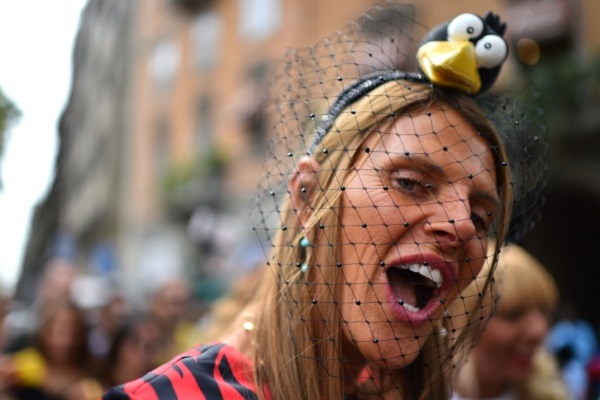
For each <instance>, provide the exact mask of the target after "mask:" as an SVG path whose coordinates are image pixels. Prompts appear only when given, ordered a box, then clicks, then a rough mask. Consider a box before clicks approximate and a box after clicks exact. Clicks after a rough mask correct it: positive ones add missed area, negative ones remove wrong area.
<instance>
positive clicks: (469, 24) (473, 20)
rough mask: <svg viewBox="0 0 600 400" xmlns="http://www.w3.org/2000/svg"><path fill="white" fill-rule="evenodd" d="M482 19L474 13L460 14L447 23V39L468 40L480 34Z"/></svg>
mask: <svg viewBox="0 0 600 400" xmlns="http://www.w3.org/2000/svg"><path fill="white" fill-rule="evenodd" d="M482 32H483V21H482V20H481V18H480V17H478V16H477V15H475V14H461V15H459V16H458V17H456V18H454V19H453V20H452V21H451V22H450V24H448V40H451V41H455V40H469V39H474V38H476V37H478V36H479V35H481V33H482Z"/></svg>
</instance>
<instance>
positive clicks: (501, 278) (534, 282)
mask: <svg viewBox="0 0 600 400" xmlns="http://www.w3.org/2000/svg"><path fill="white" fill-rule="evenodd" d="M496 280H497V282H498V293H499V296H500V297H499V300H500V301H499V303H498V312H503V311H505V310H513V309H526V308H539V309H542V310H545V311H552V310H554V308H555V307H556V304H557V302H558V288H557V286H556V282H555V281H554V279H553V278H552V276H551V275H550V273H549V272H548V271H547V270H546V268H544V266H543V265H542V264H541V263H540V262H539V261H538V260H537V259H536V258H535V257H533V256H532V255H531V254H529V253H528V252H527V251H526V250H525V249H524V248H522V247H520V246H518V245H515V244H511V245H508V246H506V247H505V248H504V249H503V250H502V252H501V254H500V258H499V260H498V272H497V274H496Z"/></svg>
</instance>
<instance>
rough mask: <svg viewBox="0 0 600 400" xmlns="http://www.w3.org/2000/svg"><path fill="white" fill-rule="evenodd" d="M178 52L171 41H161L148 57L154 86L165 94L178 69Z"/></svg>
mask: <svg viewBox="0 0 600 400" xmlns="http://www.w3.org/2000/svg"><path fill="white" fill-rule="evenodd" d="M179 60H180V52H179V49H178V48H177V46H176V45H175V43H173V41H172V40H166V39H165V40H161V41H160V42H158V43H157V44H156V46H155V47H154V51H153V52H152V55H151V57H150V65H149V67H150V73H151V76H152V78H153V79H154V82H155V83H156V86H157V87H158V88H159V90H161V91H162V92H166V91H167V90H168V89H169V88H170V87H171V86H172V85H173V81H174V80H175V75H176V74H177V70H178V69H179Z"/></svg>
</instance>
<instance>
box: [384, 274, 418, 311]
mask: <svg viewBox="0 0 600 400" xmlns="http://www.w3.org/2000/svg"><path fill="white" fill-rule="evenodd" d="M386 274H387V278H388V282H389V283H390V286H391V287H392V290H393V291H394V293H395V294H396V297H397V298H398V300H402V301H403V302H404V303H406V304H410V305H411V306H413V307H417V306H418V305H417V292H416V290H415V282H414V281H413V280H412V279H411V278H410V277H411V273H410V272H408V271H406V270H402V271H401V270H399V269H397V268H389V269H388V270H387V271H386Z"/></svg>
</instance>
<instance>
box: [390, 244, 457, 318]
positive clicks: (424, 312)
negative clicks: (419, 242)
mask: <svg viewBox="0 0 600 400" xmlns="http://www.w3.org/2000/svg"><path fill="white" fill-rule="evenodd" d="M425 262H427V263H428V264H429V265H430V266H431V267H432V268H436V269H438V270H439V271H440V272H441V273H442V277H443V278H444V283H442V286H440V288H438V289H437V290H436V294H437V295H438V296H439V297H440V298H445V294H446V293H447V292H448V288H449V287H450V286H451V285H453V284H454V282H455V280H456V279H457V277H458V266H457V265H456V264H455V263H452V262H449V261H447V260H446V259H444V258H443V257H441V256H440V255H438V254H435V253H431V254H413V255H407V256H403V257H400V258H399V259H395V260H393V261H392V262H390V263H387V262H386V267H385V268H386V270H387V269H388V268H394V267H395V266H398V265H406V264H424V263H425ZM381 279H382V280H383V281H384V283H385V290H386V294H387V298H388V301H389V304H390V308H391V309H392V312H393V313H394V315H395V316H396V318H397V320H398V321H402V322H409V323H410V324H411V325H412V326H414V327H420V326H423V325H425V324H426V323H427V322H428V321H430V320H431V315H434V314H435V311H436V310H437V309H438V307H439V306H440V304H441V303H440V302H439V301H429V302H428V303H427V304H426V305H425V307H423V308H422V309H420V310H419V311H418V312H415V313H413V312H410V311H408V310H407V309H406V308H404V307H403V306H401V305H400V304H398V300H397V297H396V294H395V293H394V291H393V290H392V287H391V285H390V284H389V282H388V280H387V275H386V274H381Z"/></svg>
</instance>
